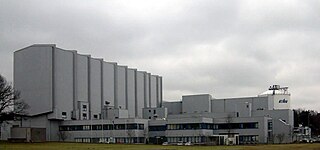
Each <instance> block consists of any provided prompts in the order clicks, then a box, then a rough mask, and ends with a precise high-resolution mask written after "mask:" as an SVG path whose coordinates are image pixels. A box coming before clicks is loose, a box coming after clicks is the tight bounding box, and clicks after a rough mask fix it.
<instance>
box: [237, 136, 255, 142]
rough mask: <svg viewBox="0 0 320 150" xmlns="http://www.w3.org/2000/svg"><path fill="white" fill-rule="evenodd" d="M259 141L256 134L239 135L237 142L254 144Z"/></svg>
mask: <svg viewBox="0 0 320 150" xmlns="http://www.w3.org/2000/svg"><path fill="white" fill-rule="evenodd" d="M258 142H259V136H258V135H240V136H239V143H240V144H255V143H258Z"/></svg>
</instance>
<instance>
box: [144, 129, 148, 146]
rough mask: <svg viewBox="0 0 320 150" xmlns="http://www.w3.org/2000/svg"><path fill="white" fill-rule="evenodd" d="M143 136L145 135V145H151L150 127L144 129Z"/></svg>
mask: <svg viewBox="0 0 320 150" xmlns="http://www.w3.org/2000/svg"><path fill="white" fill-rule="evenodd" d="M143 134H144V143H145V144H149V129H148V127H146V128H144V130H143Z"/></svg>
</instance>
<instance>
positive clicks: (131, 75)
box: [127, 69, 136, 118]
mask: <svg viewBox="0 0 320 150" xmlns="http://www.w3.org/2000/svg"><path fill="white" fill-rule="evenodd" d="M135 71H136V70H135V69H128V72H127V73H128V74H127V77H128V78H127V81H128V87H127V88H128V103H127V109H128V112H129V117H130V118H134V117H135V116H136V91H135V87H136V85H135Z"/></svg>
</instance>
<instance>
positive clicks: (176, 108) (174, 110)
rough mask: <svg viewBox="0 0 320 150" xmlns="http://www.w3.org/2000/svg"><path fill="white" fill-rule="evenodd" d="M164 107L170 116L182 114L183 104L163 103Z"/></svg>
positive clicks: (179, 102)
mask: <svg viewBox="0 0 320 150" xmlns="http://www.w3.org/2000/svg"><path fill="white" fill-rule="evenodd" d="M163 107H165V108H167V109H168V115H175V114H181V113H182V102H181V101H176V102H165V101H164V102H163Z"/></svg>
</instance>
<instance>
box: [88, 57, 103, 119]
mask: <svg viewBox="0 0 320 150" xmlns="http://www.w3.org/2000/svg"><path fill="white" fill-rule="evenodd" d="M101 83H102V81H101V60H98V59H94V58H90V102H89V103H90V110H91V117H92V119H94V117H93V116H94V115H97V116H98V117H99V114H100V113H101Z"/></svg>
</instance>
